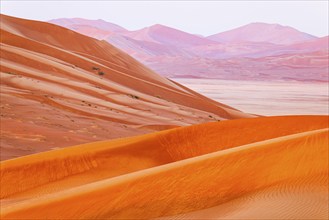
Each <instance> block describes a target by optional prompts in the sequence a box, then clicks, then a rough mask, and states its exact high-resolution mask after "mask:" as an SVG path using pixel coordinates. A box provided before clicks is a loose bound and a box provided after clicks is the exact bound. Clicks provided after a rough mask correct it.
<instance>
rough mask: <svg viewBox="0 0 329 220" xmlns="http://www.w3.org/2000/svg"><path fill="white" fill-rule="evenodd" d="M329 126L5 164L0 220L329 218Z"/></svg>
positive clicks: (208, 135)
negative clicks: (56, 219) (78, 219)
mask: <svg viewBox="0 0 329 220" xmlns="http://www.w3.org/2000/svg"><path fill="white" fill-rule="evenodd" d="M328 120H329V118H328V117H327V116H285V117H263V118H254V119H238V120H228V121H223V122H217V123H208V124H203V125H195V126H190V127H184V128H177V129H171V130H167V131H162V132H159V133H153V134H147V135H143V136H137V137H131V138H126V139H117V140H112V141H106V142H97V143H90V144H85V145H80V146H75V147H70V148H65V149H60V150H55V151H50V152H44V153H39V154H35V155H30V156H26V157H21V158H17V159H14V160H8V161H4V162H2V163H1V179H2V182H1V184H2V185H1V189H2V190H1V198H2V199H1V202H2V212H1V215H2V217H3V218H4V219H7V218H8V219H10V218H14V219H24V218H31V219H44V218H53V217H55V216H56V218H61V219H77V218H80V219H81V218H84V219H86V218H87V219H91V218H92V219H97V218H99V219H104V218H107V219H145V218H156V217H164V216H173V215H177V216H173V217H168V218H169V219H181V218H182V219H184V218H185V219H198V217H199V218H200V216H202V217H205V219H207V218H208V219H211V218H215V219H216V218H218V219H221V218H226V219H246V218H253V217H255V216H256V218H257V216H258V218H260V219H261V218H263V219H264V218H266V219H273V218H282V219H287V218H291V219H301V218H302V219H307V218H308V219H312V217H313V218H314V217H317V218H319V219H326V218H328V215H327V213H328V198H327V195H328V185H327V183H328V134H329V133H328V127H329V125H328V122H329V121H328ZM36 171H37V172H36ZM14 183H15V184H14ZM307 201H309V202H311V203H308V202H307ZM272 202H273V203H272ZM63 207H65V208H63ZM211 207H212V208H211ZM298 210H304V211H298ZM180 214H182V215H180ZM183 214H184V215H183Z"/></svg>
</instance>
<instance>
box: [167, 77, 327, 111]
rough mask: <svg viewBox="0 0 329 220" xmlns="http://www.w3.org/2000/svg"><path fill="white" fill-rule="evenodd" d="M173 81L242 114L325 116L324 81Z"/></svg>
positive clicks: (178, 79)
mask: <svg viewBox="0 0 329 220" xmlns="http://www.w3.org/2000/svg"><path fill="white" fill-rule="evenodd" d="M173 80H175V81H176V82H178V83H180V84H182V85H184V86H186V87H188V88H190V89H193V90H194V91H196V92H199V93H201V94H203V95H205V96H207V97H209V98H211V99H213V100H216V101H220V102H223V103H225V104H228V105H230V106H234V107H235V108H238V109H240V110H242V111H244V112H252V113H254V114H259V115H266V116H274V115H329V84H328V83H325V82H322V83H321V82H298V81H289V82H287V81H247V80H245V81H243V82H241V81H233V80H219V79H188V78H175V79H173Z"/></svg>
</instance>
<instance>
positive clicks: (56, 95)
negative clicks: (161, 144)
mask: <svg viewBox="0 0 329 220" xmlns="http://www.w3.org/2000/svg"><path fill="white" fill-rule="evenodd" d="M244 117H252V116H251V115H249V114H245V113H242V112H240V111H238V110H236V109H233V108H231V107H229V106H226V105H224V104H221V103H217V102H215V101H213V100H210V99H208V98H206V97H204V96H201V95H199V94H198V93H196V92H193V91H191V90H188V89H187V88H184V87H182V86H181V85H179V84H177V83H174V82H172V81H170V80H168V79H166V78H163V77H161V76H159V75H157V74H156V73H154V72H152V71H151V70H150V69H148V68H147V67H145V66H144V65H142V64H140V63H139V62H137V61H136V60H135V59H133V58H131V57H130V56H129V55H128V54H125V53H124V52H122V51H120V50H118V49H116V48H115V47H113V46H112V45H110V44H109V43H107V42H105V41H99V40H96V39H93V38H89V37H86V36H84V35H81V34H78V33H76V32H73V31H71V30H68V29H65V28H62V27H59V26H56V25H53V24H49V23H45V22H38V21H30V20H23V19H18V18H13V17H9V16H5V15H1V124H3V125H5V126H2V129H1V152H2V154H1V159H9V158H14V157H18V156H22V155H27V154H32V153H36V152H40V151H46V150H50V149H52V148H54V147H64V146H70V145H74V144H80V143H86V142H92V141H97V140H107V139H110V138H118V137H126V136H131V135H136V134H144V133H149V132H152V131H157V130H163V129H167V128H173V127H178V126H183V125H191V124H196V123H202V122H209V121H217V120H223V119H233V118H244ZM114 128H115V129H114ZM59 136H61V137H63V138H58V137H59Z"/></svg>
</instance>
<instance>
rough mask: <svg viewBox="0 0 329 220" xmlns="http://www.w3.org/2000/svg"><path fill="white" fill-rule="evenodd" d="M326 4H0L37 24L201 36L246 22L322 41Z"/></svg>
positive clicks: (318, 0)
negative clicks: (70, 22) (102, 24)
mask: <svg viewBox="0 0 329 220" xmlns="http://www.w3.org/2000/svg"><path fill="white" fill-rule="evenodd" d="M328 1H329V0H308V1H296V0H295V1H283V0H281V1H280V0H276V1H261V0H258V1H235V0H233V1H232V0H231V1H104V0H103V1H64V0H62V1H48V0H44V1H42V0H39V1H26V0H20V1H14V0H1V13H3V14H7V15H12V16H16V17H21V18H28V19H34V20H42V21H47V20H50V19H54V18H63V17H65V18H73V17H81V18H87V19H103V20H106V21H109V22H113V23H115V24H118V25H120V26H122V27H124V28H126V29H128V30H137V29H140V28H143V27H146V26H151V25H153V24H163V25H166V26H170V27H173V28H177V29H180V30H183V31H186V32H189V33H193V34H201V35H205V36H208V35H211V34H215V33H218V32H222V31H226V30H229V29H233V28H236V27H239V26H242V25H245V24H248V23H251V22H266V23H279V24H282V25H287V26H292V27H294V28H296V29H298V30H300V31H303V32H307V33H309V34H313V35H316V36H326V35H328V26H329V24H328V7H329V5H328Z"/></svg>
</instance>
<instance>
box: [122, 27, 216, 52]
mask: <svg viewBox="0 0 329 220" xmlns="http://www.w3.org/2000/svg"><path fill="white" fill-rule="evenodd" d="M124 35H125V36H127V37H130V38H132V39H135V40H139V41H148V42H153V43H159V44H163V45H170V46H177V47H190V46H197V45H212V44H216V42H213V41H211V40H208V39H206V38H203V37H199V36H196V35H194V34H189V33H186V32H183V31H180V30H177V29H174V28H171V27H167V26H164V25H160V24H156V25H153V26H151V27H146V28H143V29H141V30H137V31H132V32H128V33H124Z"/></svg>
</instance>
